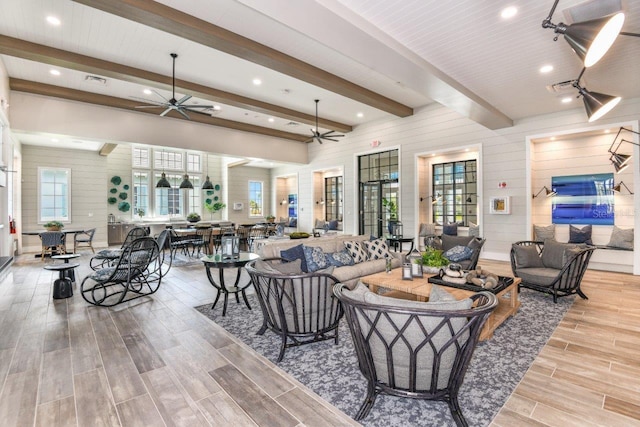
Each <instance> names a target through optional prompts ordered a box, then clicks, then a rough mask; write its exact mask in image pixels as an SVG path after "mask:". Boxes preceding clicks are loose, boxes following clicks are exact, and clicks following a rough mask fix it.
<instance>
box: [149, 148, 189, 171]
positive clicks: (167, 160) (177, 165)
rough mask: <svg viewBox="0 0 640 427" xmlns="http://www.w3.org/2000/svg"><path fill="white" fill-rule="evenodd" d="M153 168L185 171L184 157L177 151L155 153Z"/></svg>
mask: <svg viewBox="0 0 640 427" xmlns="http://www.w3.org/2000/svg"><path fill="white" fill-rule="evenodd" d="M154 159H155V160H154V162H153V166H154V168H156V169H170V170H176V171H178V170H184V160H183V159H184V157H183V155H182V153H178V152H175V151H157V150H156V151H154Z"/></svg>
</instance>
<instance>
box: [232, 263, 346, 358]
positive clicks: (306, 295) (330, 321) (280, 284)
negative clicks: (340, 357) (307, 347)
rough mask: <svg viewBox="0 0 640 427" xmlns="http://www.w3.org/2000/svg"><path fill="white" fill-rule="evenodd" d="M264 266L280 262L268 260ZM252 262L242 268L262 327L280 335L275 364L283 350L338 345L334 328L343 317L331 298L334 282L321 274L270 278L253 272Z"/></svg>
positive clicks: (262, 273) (335, 280) (336, 301)
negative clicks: (328, 342)
mask: <svg viewBox="0 0 640 427" xmlns="http://www.w3.org/2000/svg"><path fill="white" fill-rule="evenodd" d="M264 261H266V262H271V263H273V262H282V259H281V258H269V259H266V260H264ZM255 262H256V261H252V262H250V263H249V264H247V265H246V267H245V268H246V269H247V272H248V273H249V275H250V276H251V280H252V282H253V285H254V287H255V289H256V295H257V296H258V302H259V303H260V309H261V310H262V315H263V320H262V327H261V328H260V330H259V331H258V332H257V334H258V335H262V334H264V333H265V331H266V330H267V329H269V330H271V331H273V332H274V333H276V334H278V335H280V337H281V340H282V342H281V345H280V353H279V355H278V359H277V361H278V362H280V361H281V360H282V359H283V358H284V352H285V350H286V349H287V348H290V347H297V346H301V345H304V344H310V343H314V342H318V341H325V340H330V339H333V340H334V343H335V344H337V343H338V324H339V322H340V319H341V318H342V316H343V315H344V312H343V310H342V306H341V304H340V303H339V302H338V300H337V299H336V298H335V297H334V296H333V293H332V289H333V286H334V285H335V284H336V283H338V281H339V280H338V279H336V278H335V277H334V276H332V275H330V274H325V273H305V274H299V275H285V274H272V273H268V272H266V271H262V270H257V269H256V268H255Z"/></svg>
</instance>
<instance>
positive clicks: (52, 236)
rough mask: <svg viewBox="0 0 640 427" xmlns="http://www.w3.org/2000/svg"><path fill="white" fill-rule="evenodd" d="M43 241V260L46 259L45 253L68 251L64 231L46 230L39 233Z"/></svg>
mask: <svg viewBox="0 0 640 427" xmlns="http://www.w3.org/2000/svg"><path fill="white" fill-rule="evenodd" d="M39 236H40V240H41V241H42V253H41V255H40V256H41V258H40V259H41V260H42V261H44V258H45V255H46V254H49V255H53V254H54V252H55V253H59V254H64V253H66V252H67V247H66V246H65V237H66V234H64V233H63V232H62V231H45V232H42V233H40V234H39Z"/></svg>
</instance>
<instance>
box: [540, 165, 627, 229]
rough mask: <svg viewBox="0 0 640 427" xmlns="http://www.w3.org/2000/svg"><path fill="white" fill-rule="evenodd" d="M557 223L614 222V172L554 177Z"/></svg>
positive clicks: (554, 218)
mask: <svg viewBox="0 0 640 427" xmlns="http://www.w3.org/2000/svg"><path fill="white" fill-rule="evenodd" d="M551 188H552V189H553V191H555V192H556V193H557V195H556V196H555V197H554V198H553V202H552V207H551V218H552V222H553V223H554V224H594V225H613V219H614V218H613V174H612V173H596V174H590V175H571V176H554V177H552V178H551Z"/></svg>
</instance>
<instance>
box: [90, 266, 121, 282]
mask: <svg viewBox="0 0 640 427" xmlns="http://www.w3.org/2000/svg"><path fill="white" fill-rule="evenodd" d="M115 269H116V268H115V267H106V268H101V269H100V270H96V271H94V272H93V273H91V274H90V275H89V277H90V278H91V279H92V280H95V281H96V282H104V281H105V280H107V279H108V278H109V277H111V275H112V274H113V272H114V271H115Z"/></svg>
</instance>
